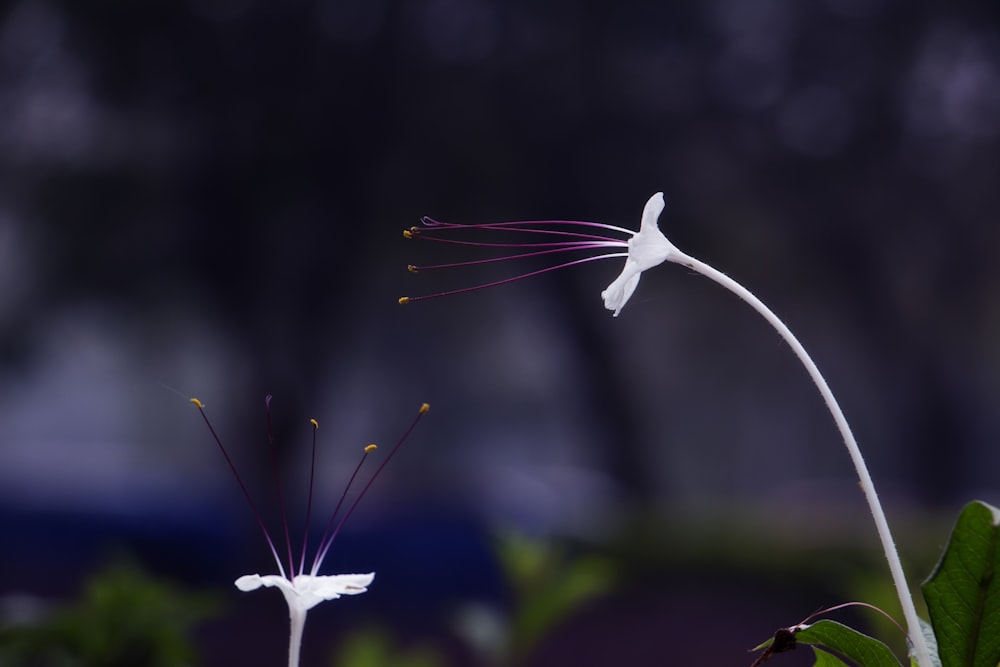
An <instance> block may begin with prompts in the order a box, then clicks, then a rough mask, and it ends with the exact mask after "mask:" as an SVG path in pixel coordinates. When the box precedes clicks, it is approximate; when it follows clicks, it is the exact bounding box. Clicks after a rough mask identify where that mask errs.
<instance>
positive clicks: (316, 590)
mask: <svg viewBox="0 0 1000 667" xmlns="http://www.w3.org/2000/svg"><path fill="white" fill-rule="evenodd" d="M374 579H375V573H374V572H369V573H368V574H332V575H327V576H322V577H312V582H311V589H310V590H311V592H312V593H313V595H317V596H319V597H322V598H323V599H326V600H332V599H335V598H338V597H340V596H341V595H358V594H359V593H364V592H365V591H367V590H368V586H370V585H371V583H372V580H374ZM296 581H298V579H296Z"/></svg>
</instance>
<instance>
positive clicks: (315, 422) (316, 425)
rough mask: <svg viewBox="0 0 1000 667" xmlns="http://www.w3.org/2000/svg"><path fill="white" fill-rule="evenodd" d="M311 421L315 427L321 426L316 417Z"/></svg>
mask: <svg viewBox="0 0 1000 667" xmlns="http://www.w3.org/2000/svg"><path fill="white" fill-rule="evenodd" d="M309 423H310V424H312V425H313V428H319V422H318V421H316V420H315V419H310V420H309Z"/></svg>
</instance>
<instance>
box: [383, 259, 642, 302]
mask: <svg viewBox="0 0 1000 667" xmlns="http://www.w3.org/2000/svg"><path fill="white" fill-rule="evenodd" d="M613 257H628V253H627V252H616V253H610V254H607V255H594V256H593V257H583V258H581V259H576V260H573V261H572V262H565V263H564V264H557V265H556V266H547V267H545V268H544V269H538V270H537V271H531V272H530V273H523V274H521V275H519V276H514V277H513V278H504V279H503V280H495V281H493V282H491V283H483V284H482V285H473V286H472V287H463V288H461V289H456V290H449V291H447V292H438V293H437V294H424V295H423V296H404V297H401V298H400V300H399V301H400V303H410V302H411V301H424V300H425V299H437V298H438V297H442V296H454V295H456V294H465V293H466V292H476V291H478V290H481V289H486V288H488V287H497V286H499V285H506V284H508V283H513V282H517V281H518V280H524V279H525V278H532V277H534V276H540V275H542V274H543V273H549V272H550V271H558V270H559V269H565V268H566V267H569V266H575V265H577V264H585V263H586V262H593V261H596V260H599V259H611V258H613Z"/></svg>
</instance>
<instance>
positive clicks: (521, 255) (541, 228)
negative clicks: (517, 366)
mask: <svg viewBox="0 0 1000 667" xmlns="http://www.w3.org/2000/svg"><path fill="white" fill-rule="evenodd" d="M421 222H422V223H423V227H411V228H410V229H409V230H407V231H405V232H404V233H403V234H404V236H406V237H407V238H413V239H424V240H427V241H436V242H439V243H450V244H453V245H464V246H474V247H480V248H504V249H526V248H534V249H536V250H531V251H528V252H515V253H514V254H510V255H503V256H500V257H491V258H486V259H477V260H470V261H463V262H453V263H449V264H434V265H427V266H420V265H412V264H411V265H410V266H408V267H407V268H408V269H409V270H410V271H411V272H413V273H419V272H421V271H429V270H432V269H453V268H460V267H468V266H474V265H477V264H492V263H496V262H506V261H509V260H516V259H525V258H529V257H539V256H543V255H556V254H559V253H565V252H577V251H588V250H601V249H605V248H627V247H628V240H627V239H618V238H615V237H613V236H601V235H597V234H589V233H581V232H574V231H567V230H565V229H558V228H555V229H554V228H553V227H577V228H578V227H590V228H597V229H604V230H609V231H612V232H616V233H621V234H626V235H628V236H629V237H631V236H633V235H634V234H635V232H632V231H631V230H628V229H624V228H622V227H615V226H613V225H606V224H603V223H597V222H577V221H570V220H548V221H544V220H538V221H528V222H496V223H486V224H478V225H476V224H473V225H461V224H453V223H446V222H440V221H438V220H433V219H432V218H427V217H424V218H421ZM470 230H479V231H495V232H509V233H513V234H546V235H549V236H561V237H569V238H572V239H577V240H562V241H550V242H528V243H525V242H502V243H501V242H491V241H470V240H461V239H453V238H445V237H441V236H438V235H437V234H435V232H446V231H448V232H450V231H459V232H462V231H470ZM428 232H430V233H428ZM539 248H540V249H539ZM627 256H628V252H627V251H624V252H613V253H605V254H597V255H592V256H589V257H582V258H580V259H576V260H573V261H570V262H563V263H561V264H556V265H554V266H548V267H545V268H542V269H538V270H536V271H531V272H528V273H524V274H520V275H517V276H513V277H511V278H505V279H502V280H496V281H493V282H489V283H485V284H481V285H475V286H472V287H465V288H461V289H456V290H450V291H446V292H439V293H437V294H428V295H424V296H415V297H403V298H401V299H400V303H409V302H410V301H421V300H423V299H434V298H438V297H442V296H451V295H455V294H462V293H464V292H473V291H476V290H481V289H486V288H487V287H496V286H498V285H505V284H507V283H512V282H515V281H518V280H523V279H525V278H531V277H533V276H537V275H541V274H543V273H548V272H550V271H557V270H559V269H564V268H567V267H570V266H574V265H576V264H583V263H585V262H591V261H594V260H598V259H610V258H613V257H627Z"/></svg>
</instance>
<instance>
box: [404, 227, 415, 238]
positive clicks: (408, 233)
mask: <svg viewBox="0 0 1000 667" xmlns="http://www.w3.org/2000/svg"><path fill="white" fill-rule="evenodd" d="M403 238H404V239H412V238H413V232H411V231H410V230H409V229H404V230H403Z"/></svg>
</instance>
